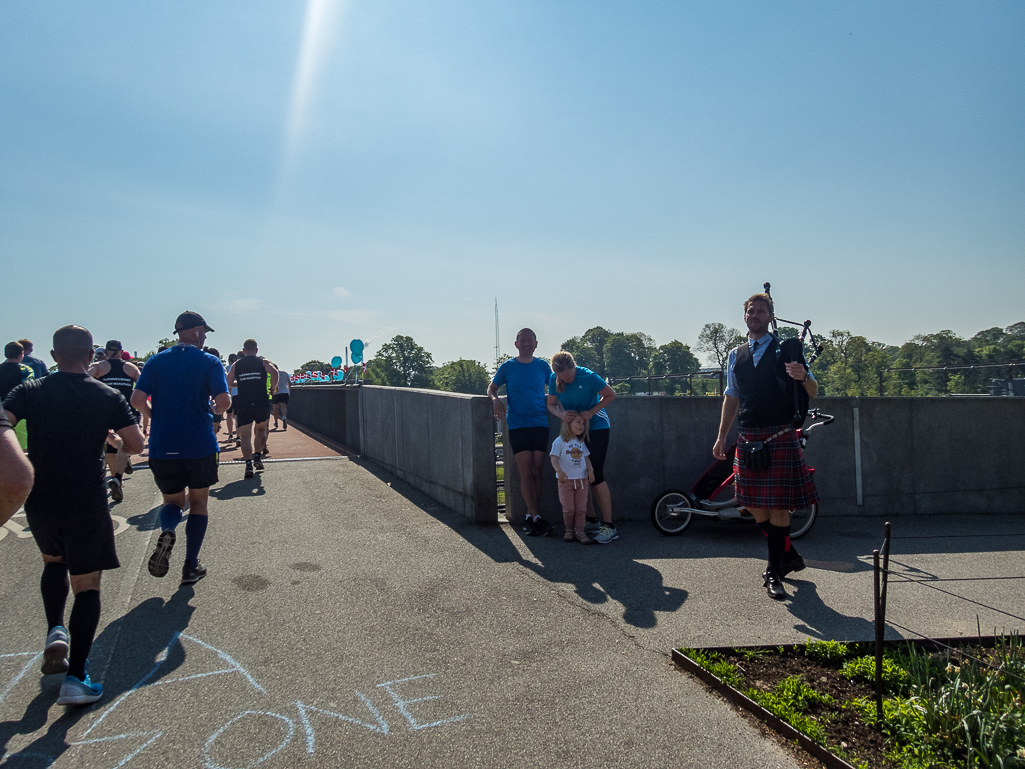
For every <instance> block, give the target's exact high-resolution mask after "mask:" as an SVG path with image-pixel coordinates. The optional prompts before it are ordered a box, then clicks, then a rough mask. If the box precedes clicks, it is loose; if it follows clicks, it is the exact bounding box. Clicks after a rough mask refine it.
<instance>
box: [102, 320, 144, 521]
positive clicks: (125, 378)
mask: <svg viewBox="0 0 1025 769" xmlns="http://www.w3.org/2000/svg"><path fill="white" fill-rule="evenodd" d="M121 350H122V347H121V343H120V342H119V341H118V340H116V339H111V340H110V341H109V342H107V345H106V347H104V348H103V351H104V353H105V354H106V356H107V359H106V360H101V361H99V362H97V363H94V364H93V365H91V366H90V367H89V376H91V377H94V378H96V379H98V380H100V381H101V382H103V384H105V385H107V386H108V387H113V388H114V389H115V390H117V391H118V392H119V393H121V395H122V397H124V399H125V400H126V401H130V400H131V398H132V390H133V389H135V383H136V382H138V381H139V373H140V372H139V368H138V366H136V365H135V364H134V363H130V362H127V361H123V360H121ZM132 414H134V415H135V421H136V422H138V421H139V412H138V411H136V410H135V409H132ZM104 450H105V453H106V458H107V468H108V469H109V470H110V479H109V480H108V481H107V488H108V489H110V498H111V499H113V500H114V501H115V502H120V501H121V500H122V499H124V498H125V492H124V488H123V487H122V485H121V484H122V482H123V481H124V475H125V473H126V472H128V467H129V464H128V463H129V462H130V461H131V455H130V454H128V452H126V451H125V449H124V446H112V445H111V443H110V441H108V442H107V445H106V447H105V449H104Z"/></svg>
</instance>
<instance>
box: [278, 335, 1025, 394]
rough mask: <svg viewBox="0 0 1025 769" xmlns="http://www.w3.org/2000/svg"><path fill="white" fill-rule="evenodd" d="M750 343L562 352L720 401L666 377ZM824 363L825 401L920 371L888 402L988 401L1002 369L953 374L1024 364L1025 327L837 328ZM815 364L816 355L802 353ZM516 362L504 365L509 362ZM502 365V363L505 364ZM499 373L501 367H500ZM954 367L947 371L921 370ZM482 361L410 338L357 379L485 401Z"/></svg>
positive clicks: (621, 374)
mask: <svg viewBox="0 0 1025 769" xmlns="http://www.w3.org/2000/svg"><path fill="white" fill-rule="evenodd" d="M799 333H800V332H799V330H798V329H796V328H793V327H789V326H781V327H780V329H779V335H780V336H781V337H783V338H787V337H796V336H798V334H799ZM745 339H746V336H745V334H744V332H742V331H741V330H740V329H737V328H732V327H727V326H725V325H724V324H722V323H707V324H705V326H704V327H702V329H701V332H700V333H699V334H698V342H697V344H696V345H695V349H696V350H697V352H699V353H704V354H705V356H706V361H707V363H708V368H706V369H702V368H701V363H700V361H699V360H698V358H697V357H696V356H695V355H694V353H693V352H692V351H691V348H690V346H689V345H686V344H683V343H682V342H680V341H679V340H676V339H674V340H672V341H670V342H667V343H666V344H663V345H657V344H655V341H654V340H653V339H652V338H651V337H650V336H648V335H647V334H644V333H641V332H621V331H610V330H609V329H607V328H604V327H602V326H595V327H594V328H591V329H588V330H587V331H585V332H584V333H583V334H581V335H580V336H574V337H572V338H570V339H567V340H566V341H564V342H563V343H562V345H560V349H563V350H566V351H568V352H570V353H572V354H573V357H574V358H575V359H576V361H577V364H578V365H581V366H586V367H587V368H589V369H591V370H592V371H595V372H596V373H598V374H599V375H600V376H601V377H602V378H603V379H606V380H608V379H612V380H625V379H626V378H627V377H650V378H651V382H650V383H649V382H647V381H642V380H633V381H618V382H616V381H614V384H613V387H614V388H615V389H616V391H617V392H618V393H620V394H628V393H638V392H645V393H646V392H648V391H649V388H650V390H651V391H652V392H659V393H665V394H668V395H674V394H678V393H680V392H687V390H688V386H689V387H690V388H691V391H692V392H694V393H695V394H709V395H712V394H716V395H717V394H721V393H720V391H719V380H718V377H715V378H712V379H695V380H694V381H692V382H691V383H690V384H689V385H688V383H687V382H686V381H685V380H684V379H683V378H667V377H669V376H670V375H686V374H694V373H696V372H698V371H702V370H703V371H706V372H708V371H713V372H717V371H719V370H721V369H722V368H724V367H725V365H726V361H727V359H728V357H729V353H730V350H732V349H733V348H735V347H736V346H737V345H738V344H740V343H741V342H743V341H744V340H745ZM818 341H819V343H820V344H821V345H822V348H823V349H822V354H821V355H820V356H819V357H818V358H817V359H816V360H815V362H814V363H813V364H812V371H813V372H814V374H815V378H816V379H817V380H818V382H819V392H820V394H821V395H832V396H868V395H878V394H879V371H880V370H881V369H918V370H915V371H889V372H886V373H884V375H883V394H884V395H918V396H923V395H924V396H928V395H947V394H956V393H984V392H988V388H989V382H990V379H992V378H1006V376H1007V373H1006V371H1004V370H1001V369H978V368H977V369H965V370H954V368H953V367H968V366H980V365H983V364H1007V363H1017V362H1022V361H1025V321H1023V322H1019V323H1013V324H1011V325H1010V326H1007V327H1006V328H999V327H995V328H990V329H985V330H983V331H980V332H978V333H977V334H975V335H974V336H972V337H971V338H969V339H964V338H962V337H960V336H958V335H957V334H955V333H954V332H952V331H949V330H944V331H939V332H936V333H934V334H920V335H917V336H914V337H912V338H911V339H910V340H909V341H907V342H905V343H904V344H903V345H900V346H896V345H888V344H885V343H883V342H874V341H871V340H869V339H867V338H866V337H864V336H861V335H857V334H853V333H851V332H850V331H845V330H840V329H834V330H832V331H830V332H829V333H828V334H827V335H824V336H822V337H818ZM806 354H807V355H808V356H809V357H810V356H811V354H812V350H811V349H807V350H806ZM509 357H511V356H506V357H505V358H504V359H503V360H507V359H508V358H509ZM501 362H502V361H498V363H501ZM496 365H497V364H496ZM934 367H949V368H950V370H947V371H943V370H924V369H927V368H934ZM330 370H331V366H330V365H329V364H327V363H324V362H323V361H319V360H312V361H308V362H307V363H305V364H303V365H302V366H300V367H299V368H298V369H296V373H299V372H301V371H323V372H328V371H330ZM494 370H495V369H494V368H491V369H489V368H488V367H486V366H485V365H484V364H482V363H480V362H479V361H476V360H469V359H461V360H455V361H450V362H448V363H444V364H442V365H440V366H435V364H434V357H433V356H432V355H431V353H429V352H428V351H427V350H425V349H424V348H423V347H421V346H420V345H418V344H417V343H416V342H415V341H414V340H413V338H412V337H409V336H402V335H399V336H395V337H393V338H392V339H391V340H390V341H388V342H387V343H385V344H383V345H381V348H380V349H379V350H378V352H377V353H376V354H375V355H374V357H373V358H372V359H371V360H369V361H368V362H367V368H366V372H364V373H363V374H361V378H362V379H363V381H365V382H366V383H367V384H380V385H388V386H391V387H420V388H426V389H434V390H444V391H448V392H458V393H469V394H481V393H483V392H484V391H485V390H486V389H487V386H488V384H489V383H490V381H491V377H492V376H493V375H494Z"/></svg>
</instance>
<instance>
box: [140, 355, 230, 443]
mask: <svg viewBox="0 0 1025 769" xmlns="http://www.w3.org/2000/svg"><path fill="white" fill-rule="evenodd" d="M135 387H136V389H137V390H142V391H143V392H145V393H147V394H149V396H150V398H151V399H152V400H151V402H150V408H152V409H153V418H152V421H151V424H150V436H149V455H150V457H153V458H155V459H198V458H200V457H207V456H210V455H211V454H216V453H217V451H218V446H217V436H216V435H215V434H214V427H213V418H212V416H211V414H210V399H211V398H213V397H215V396H217V395H220V394H221V393H226V392H228V381H227V379H225V377H224V368H223V367H222V366H221V362H220V361H219V360H217V358H215V357H214V356H213V355H210V354H208V353H205V352H203V351H202V350H200V349H198V348H196V347H193V346H192V345H178V346H176V347H172V348H171V349H170V350H165V351H164V352H161V353H157V354H156V355H154V356H153V357H152V358H150V359H149V360H148V361H146V365H145V366H143V368H142V375H141V376H140V377H139V381H138V382H137V383H136V385H135Z"/></svg>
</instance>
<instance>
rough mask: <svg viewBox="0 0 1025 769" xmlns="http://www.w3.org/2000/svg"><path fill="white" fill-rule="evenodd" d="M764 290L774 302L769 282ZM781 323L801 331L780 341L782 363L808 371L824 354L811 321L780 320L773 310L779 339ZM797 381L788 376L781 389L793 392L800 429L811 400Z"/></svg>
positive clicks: (775, 331)
mask: <svg viewBox="0 0 1025 769" xmlns="http://www.w3.org/2000/svg"><path fill="white" fill-rule="evenodd" d="M762 288H763V289H764V290H765V295H766V296H767V297H769V301H770V302H771V301H772V294H770V293H769V289H770V288H771V286H770V284H769V283H768V281H766V282H765V283H763V284H762ZM777 321H778V322H779V323H787V324H789V325H791V326H798V327H799V328H800V329H801V333H800V335H799V336H796V337H791V338H789V339H782V340H780V341H779V354H780V359H781V361H782V362H783V363H784V364H786V363H800V364H801V365H803V366H804V368H805V371H807V370H808V369H809V368H810V366H811V364H812V363H814V362H815V360H816V359H817V358H818V357H819V356H820V355H821V354H822V349H823V348H822V344H821V343H820V342H819V341H818V340H817V339H815V334H814V333H812V330H811V321H810V320H806V321H804V323H798V322H797V321H794V320H787V319H786V318H779V317H777V316H776V311H775V309H773V312H772V320H771V321H770V323H771V324H772V335H773V336H774V337H776V338H777V339H779V326H778V325H777ZM805 339H808V340H810V344H809V346H810V347H811V350H812V355H811V357H810V358H807V359H805V356H804V344H805V341H804V340H805ZM797 384H798V383H797V381H796V380H795V379H793V378H792V377H790V376H787V377H785V378H783V379H781V380H780V387H781V388H783V390H784V393H785V394H786V395H787V396H788V397H789V396H790V391H792V392H793V400H794V427H800V426H801V425H803V424H804V421H805V420H806V419H807V418H808V403H809V401H810V400H811V398H809V396H808V391H807V390H805V389H804V388H803V387H798V386H797Z"/></svg>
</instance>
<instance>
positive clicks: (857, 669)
mask: <svg viewBox="0 0 1025 769" xmlns="http://www.w3.org/2000/svg"><path fill="white" fill-rule="evenodd" d="M840 675H842V676H843V677H844V678H847V679H850V680H852V681H853V680H857V679H860V680H862V681H869V682H874V681H875V680H876V659H875V657H872V656H867V657H856V658H855V659H852V660H848V661H847V662H845V663H844V664H843V667H842V668H841V669H840ZM910 682H911V676H910V675H908V672H907V671H906V670H904V668H902V667H900V665H898V664H897V663H896V662H894V661H893V660H892V659H890V658H889V657H883V684H884V686H885V687H886V690H887V691H888V692H894V693H900V692H902V691H905V690H906V689H907V687H908V685H909V684H910Z"/></svg>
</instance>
